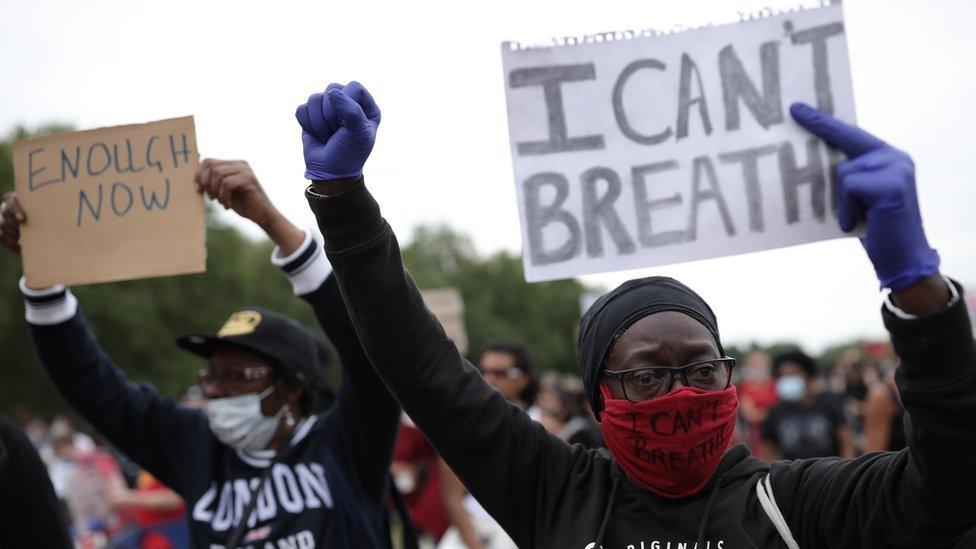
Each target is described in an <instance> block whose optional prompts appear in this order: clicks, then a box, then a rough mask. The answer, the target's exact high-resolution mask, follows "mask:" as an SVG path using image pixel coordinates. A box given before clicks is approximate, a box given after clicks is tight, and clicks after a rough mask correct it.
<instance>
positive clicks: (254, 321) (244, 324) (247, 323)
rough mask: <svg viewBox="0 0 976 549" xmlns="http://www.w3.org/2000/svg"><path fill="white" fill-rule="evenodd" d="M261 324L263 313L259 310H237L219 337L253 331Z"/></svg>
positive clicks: (221, 330) (221, 329)
mask: <svg viewBox="0 0 976 549" xmlns="http://www.w3.org/2000/svg"><path fill="white" fill-rule="evenodd" d="M258 324H261V313H259V312H257V311H237V312H236V313H234V314H232V315H230V318H228V319H227V322H225V323H224V325H223V327H221V328H220V331H219V332H217V337H228V336H239V335H245V334H249V333H251V332H253V331H254V330H255V329H256V328H257V327H258Z"/></svg>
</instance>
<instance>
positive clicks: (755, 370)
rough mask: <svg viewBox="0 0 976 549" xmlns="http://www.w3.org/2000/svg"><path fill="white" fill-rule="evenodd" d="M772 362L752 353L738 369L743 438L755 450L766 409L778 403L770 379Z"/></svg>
mask: <svg viewBox="0 0 976 549" xmlns="http://www.w3.org/2000/svg"><path fill="white" fill-rule="evenodd" d="M771 364H772V361H771V360H770V358H769V355H768V354H766V353H765V352H763V351H760V350H753V351H752V352H750V353H749V354H748V355H747V356H746V360H745V364H743V366H744V367H743V368H741V369H740V372H741V376H742V381H741V382H739V384H738V385H736V390H737V391H738V393H739V414H740V415H741V417H742V420H743V423H744V425H743V428H744V431H745V434H744V439H745V441H746V444H748V445H749V447H750V448H758V447H759V444H760V440H761V435H760V430H761V427H762V424H763V421H765V420H766V417H767V416H768V415H769V410H770V409H771V408H772V407H773V405H774V404H776V403H777V402H778V401H779V396H777V394H776V385H775V382H774V381H773V379H772V368H771Z"/></svg>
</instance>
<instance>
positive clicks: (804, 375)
mask: <svg viewBox="0 0 976 549" xmlns="http://www.w3.org/2000/svg"><path fill="white" fill-rule="evenodd" d="M817 375H818V370H817V363H816V361H815V360H814V359H812V358H810V357H809V356H807V355H806V354H804V353H803V352H802V351H790V352H788V353H783V354H781V355H779V356H777V357H776V358H775V359H773V379H775V380H776V394H777V396H778V397H779V402H778V403H777V404H776V405H775V406H773V408H772V409H771V410H770V411H769V415H768V416H767V417H766V419H765V421H763V424H762V429H761V437H762V442H763V446H764V449H763V452H762V456H763V458H764V459H765V460H766V461H773V460H775V459H807V458H814V457H830V456H841V457H844V458H853V457H854V444H853V440H852V437H851V432H850V429H849V428H848V426H847V419H846V418H845V416H844V409H843V407H842V404H841V402H840V401H839V400H838V399H836V398H834V397H833V395H831V394H829V393H826V392H824V391H818V390H815V389H813V387H814V385H815V384H814V380H815V379H816V378H817Z"/></svg>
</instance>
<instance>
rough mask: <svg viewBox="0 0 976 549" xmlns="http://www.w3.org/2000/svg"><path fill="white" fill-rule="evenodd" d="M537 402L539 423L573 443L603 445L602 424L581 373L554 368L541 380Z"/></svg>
mask: <svg viewBox="0 0 976 549" xmlns="http://www.w3.org/2000/svg"><path fill="white" fill-rule="evenodd" d="M536 406H537V407H538V408H539V411H540V418H539V423H541V424H542V426H543V427H545V428H546V430H547V431H549V432H550V433H552V434H554V435H556V436H557V437H559V438H561V439H563V440H565V441H566V442H568V443H570V444H581V445H583V447H584V448H600V447H603V446H604V444H603V436H602V435H601V434H600V427H599V425H597V424H596V421H595V420H594V419H593V415H592V414H591V413H590V411H589V405H588V404H587V403H586V394H585V392H584V391H583V381H582V380H581V379H580V378H579V377H578V376H573V375H568V374H558V373H556V372H550V373H549V374H546V375H545V376H543V377H542V378H541V379H540V380H539V396H538V398H537V399H536Z"/></svg>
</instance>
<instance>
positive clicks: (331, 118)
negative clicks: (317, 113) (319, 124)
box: [321, 82, 343, 133]
mask: <svg viewBox="0 0 976 549" xmlns="http://www.w3.org/2000/svg"><path fill="white" fill-rule="evenodd" d="M341 89H343V85H342V84H339V83H337V82H333V83H331V84H329V85H328V86H327V87H326V88H325V93H323V94H322V101H321V105H322V118H323V119H324V120H325V123H326V124H327V125H328V126H329V129H331V130H332V133H335V132H337V131H339V126H340V124H339V113H337V112H336V110H335V108H334V107H333V106H332V102H331V101H329V98H328V97H327V95H328V93H329V90H341Z"/></svg>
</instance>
